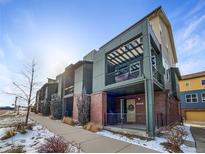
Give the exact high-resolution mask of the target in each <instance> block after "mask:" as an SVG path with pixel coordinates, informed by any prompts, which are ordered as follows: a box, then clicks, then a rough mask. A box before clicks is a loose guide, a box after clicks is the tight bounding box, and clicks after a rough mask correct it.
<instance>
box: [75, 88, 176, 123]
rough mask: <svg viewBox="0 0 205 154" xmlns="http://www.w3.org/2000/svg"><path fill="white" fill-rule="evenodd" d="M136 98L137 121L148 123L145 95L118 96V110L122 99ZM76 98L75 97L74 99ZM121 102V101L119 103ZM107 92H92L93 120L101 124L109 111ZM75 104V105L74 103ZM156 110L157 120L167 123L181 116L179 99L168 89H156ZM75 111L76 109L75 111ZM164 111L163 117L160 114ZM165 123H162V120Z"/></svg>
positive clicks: (116, 99)
mask: <svg viewBox="0 0 205 154" xmlns="http://www.w3.org/2000/svg"><path fill="white" fill-rule="evenodd" d="M121 98H124V99H135V105H136V122H137V123H141V124H146V104H145V95H144V94H136V95H128V96H123V97H116V98H115V101H116V108H118V109H117V110H116V111H118V110H119V111H120V106H119V105H120V99H121ZM74 100H75V99H74ZM118 102H119V103H118ZM74 104H75V103H74ZM106 105H107V94H106V93H105V92H98V93H93V94H91V113H90V115H91V121H92V122H96V123H99V124H104V120H105V114H106V111H107V107H106ZM74 106H75V105H74ZM154 112H155V120H156V121H155V122H157V118H158V123H160V124H163V125H166V124H169V123H171V122H174V121H176V120H178V118H179V101H178V100H177V99H175V98H174V97H170V96H168V92H167V91H156V92H155V93H154ZM73 113H74V111H73ZM161 113H162V117H160V114H161ZM159 120H161V121H163V123H161V121H159Z"/></svg>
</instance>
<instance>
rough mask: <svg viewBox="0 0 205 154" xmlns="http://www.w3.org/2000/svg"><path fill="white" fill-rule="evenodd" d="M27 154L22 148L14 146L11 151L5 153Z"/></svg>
mask: <svg viewBox="0 0 205 154" xmlns="http://www.w3.org/2000/svg"><path fill="white" fill-rule="evenodd" d="M24 152H26V151H25V150H24V149H23V147H22V146H16V147H15V146H14V147H12V148H11V149H9V150H6V151H4V153H24Z"/></svg>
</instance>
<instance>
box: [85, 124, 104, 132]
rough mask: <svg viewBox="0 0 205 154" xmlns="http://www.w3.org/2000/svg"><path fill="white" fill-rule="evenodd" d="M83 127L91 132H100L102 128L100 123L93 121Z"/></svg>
mask: <svg viewBox="0 0 205 154" xmlns="http://www.w3.org/2000/svg"><path fill="white" fill-rule="evenodd" d="M83 128H84V129H86V130H89V131H91V132H98V131H100V130H101V127H100V125H98V124H96V123H93V122H88V123H87V124H86V125H84V126H83Z"/></svg>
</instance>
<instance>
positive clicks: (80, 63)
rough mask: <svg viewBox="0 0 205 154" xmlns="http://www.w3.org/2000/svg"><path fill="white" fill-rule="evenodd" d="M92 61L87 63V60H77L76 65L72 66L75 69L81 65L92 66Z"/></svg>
mask: <svg viewBox="0 0 205 154" xmlns="http://www.w3.org/2000/svg"><path fill="white" fill-rule="evenodd" d="M92 63H93V62H92V61H87V60H79V61H78V62H77V63H75V64H74V67H75V68H78V67H79V66H81V65H83V64H92Z"/></svg>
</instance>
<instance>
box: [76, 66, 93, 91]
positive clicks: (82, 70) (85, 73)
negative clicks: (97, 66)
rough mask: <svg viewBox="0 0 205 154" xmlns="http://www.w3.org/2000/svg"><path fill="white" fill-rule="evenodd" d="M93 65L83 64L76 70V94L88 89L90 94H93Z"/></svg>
mask: <svg viewBox="0 0 205 154" xmlns="http://www.w3.org/2000/svg"><path fill="white" fill-rule="evenodd" d="M92 74H93V64H92V63H83V64H82V65H80V66H79V67H78V68H76V70H75V80H74V94H76V95H78V94H81V93H82V91H83V88H84V87H85V88H86V92H87V93H88V94H90V93H92Z"/></svg>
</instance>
